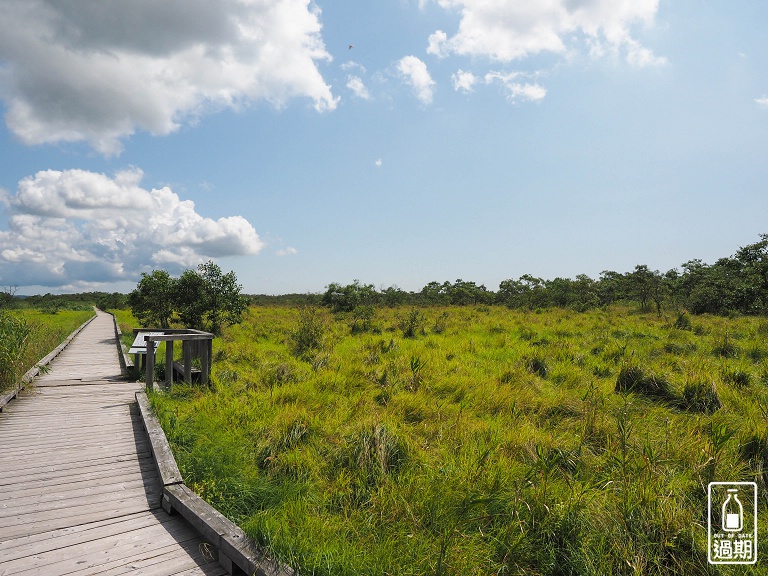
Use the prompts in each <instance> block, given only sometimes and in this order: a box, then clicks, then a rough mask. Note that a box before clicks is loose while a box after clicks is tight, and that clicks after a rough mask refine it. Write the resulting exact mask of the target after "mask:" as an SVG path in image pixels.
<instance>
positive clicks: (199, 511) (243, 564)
mask: <svg viewBox="0 0 768 576" xmlns="http://www.w3.org/2000/svg"><path fill="white" fill-rule="evenodd" d="M136 402H137V403H138V405H139V412H140V414H141V419H142V422H143V423H144V429H145V430H146V432H147V436H148V437H149V441H150V445H151V451H152V456H153V458H154V460H155V463H156V465H157V469H158V471H159V473H160V477H161V481H162V483H163V502H162V505H163V509H164V510H165V511H166V512H168V513H169V514H170V513H172V512H174V511H176V512H178V513H179V514H181V516H182V517H183V518H184V519H185V520H186V521H187V522H189V523H190V524H191V525H192V526H193V527H194V528H195V529H196V530H197V531H198V532H200V534H202V535H203V537H205V538H206V539H207V540H208V541H209V542H210V543H211V544H212V545H213V546H215V547H216V548H217V550H218V551H219V563H220V564H221V565H222V566H223V567H224V568H225V569H226V570H227V572H229V573H230V574H236V573H239V571H238V569H239V570H241V571H242V572H243V573H245V574H252V575H254V576H298V572H296V571H294V570H293V569H292V568H290V567H289V566H286V565H284V564H281V563H279V562H276V561H275V560H273V559H271V558H270V557H269V556H268V555H267V553H266V551H265V550H264V549H263V548H262V547H261V546H259V545H258V544H256V543H255V542H254V541H253V540H252V539H251V538H249V537H248V535H247V534H246V533H245V532H243V530H242V529H241V528H240V527H239V526H237V525H236V524H235V523H233V522H232V521H230V520H229V519H228V518H226V517H225V516H224V515H223V514H221V512H219V511H218V510H216V509H215V508H214V507H213V506H211V505H210V504H208V503H207V502H206V501H205V500H203V499H202V498H200V496H198V495H197V494H195V493H194V492H193V491H192V490H190V489H189V488H188V487H187V486H186V485H185V484H184V480H183V478H182V476H181V472H180V471H179V468H178V466H177V465H176V459H175V458H174V457H173V453H172V452H171V448H170V445H169V444H168V439H167V438H166V436H165V432H163V429H162V428H161V427H160V423H159V422H158V420H157V418H156V417H155V415H154V414H153V413H152V410H151V408H150V406H149V399H148V398H147V394H146V392H143V391H138V392H136Z"/></svg>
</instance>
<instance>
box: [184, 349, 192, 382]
mask: <svg viewBox="0 0 768 576" xmlns="http://www.w3.org/2000/svg"><path fill="white" fill-rule="evenodd" d="M182 350H184V382H186V383H188V384H191V383H192V342H191V341H190V340H182Z"/></svg>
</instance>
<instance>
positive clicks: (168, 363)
mask: <svg viewBox="0 0 768 576" xmlns="http://www.w3.org/2000/svg"><path fill="white" fill-rule="evenodd" d="M172 386H173V340H166V341H165V387H166V388H167V389H168V390H169V391H170V389H171V387H172Z"/></svg>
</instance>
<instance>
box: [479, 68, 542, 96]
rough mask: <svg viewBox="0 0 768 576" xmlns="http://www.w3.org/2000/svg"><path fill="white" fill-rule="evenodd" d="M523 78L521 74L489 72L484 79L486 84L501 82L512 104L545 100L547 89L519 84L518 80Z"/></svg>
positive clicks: (532, 84) (526, 83)
mask: <svg viewBox="0 0 768 576" xmlns="http://www.w3.org/2000/svg"><path fill="white" fill-rule="evenodd" d="M522 76H523V75H522V74H520V73H519V72H507V73H504V72H489V73H488V74H486V75H485V78H484V79H485V83H486V84H492V83H494V82H500V83H501V85H502V86H503V87H504V92H505V94H506V96H507V100H509V101H511V102H516V101H518V100H526V101H529V102H536V101H538V100H543V99H544V97H545V96H546V95H547V89H546V88H544V87H543V86H541V85H540V84H536V83H530V82H525V83H523V82H519V81H518V79H519V78H521V77H522Z"/></svg>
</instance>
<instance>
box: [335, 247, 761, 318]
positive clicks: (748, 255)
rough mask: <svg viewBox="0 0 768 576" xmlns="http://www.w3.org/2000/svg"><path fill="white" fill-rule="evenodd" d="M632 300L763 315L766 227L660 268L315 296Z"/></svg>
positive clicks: (351, 307)
mask: <svg viewBox="0 0 768 576" xmlns="http://www.w3.org/2000/svg"><path fill="white" fill-rule="evenodd" d="M621 302H625V303H629V302H636V303H638V304H639V305H640V307H641V308H643V309H654V310H656V311H657V312H659V313H661V311H662V309H664V308H676V309H679V310H687V311H689V312H691V313H693V314H704V313H711V314H730V313H734V312H735V313H740V314H752V315H761V314H768V234H762V235H761V236H760V241H759V242H756V243H755V244H750V245H749V246H745V247H744V248H741V249H740V250H739V251H738V252H737V253H736V254H735V255H733V256H731V257H729V258H721V259H719V260H717V262H715V263H714V264H711V265H709V264H705V263H704V262H702V261H701V260H691V261H689V262H686V263H685V264H683V265H682V270H677V269H672V270H669V271H667V272H665V273H662V272H659V271H658V270H651V269H650V268H649V267H648V266H647V265H644V264H641V265H637V266H635V268H634V270H632V271H631V272H626V273H619V272H614V271H611V270H606V271H603V272H601V273H600V277H599V278H597V279H593V278H590V277H589V276H587V275H585V274H580V275H579V276H576V278H575V279H571V278H555V279H554V280H544V279H542V278H537V277H535V276H531V275H529V274H525V275H523V276H521V277H520V278H518V279H509V280H504V281H502V282H501V283H500V284H499V289H498V290H497V291H496V292H493V291H491V290H488V289H487V288H486V287H485V286H484V285H482V284H480V285H478V284H476V283H475V282H469V281H465V280H461V279H459V280H456V281H455V282H443V283H440V282H430V283H429V284H427V285H426V286H424V287H423V288H422V289H421V290H420V291H419V292H406V291H404V290H401V289H400V288H398V287H397V286H391V287H389V288H385V289H380V290H377V289H376V287H375V286H374V285H373V284H362V283H360V282H359V281H358V280H355V281H354V282H353V283H352V284H347V285H342V284H339V283H331V284H329V285H328V286H327V288H326V291H325V293H324V294H322V296H321V297H320V303H321V304H322V305H324V306H326V307H328V308H330V309H331V310H332V311H333V312H355V313H357V314H360V313H363V314H366V313H369V312H366V309H369V308H370V307H373V306H398V305H402V304H407V305H413V306H421V305H459V306H467V305H470V306H475V305H491V304H497V305H504V306H508V307H510V308H529V309H536V308H548V307H561V308H572V309H574V310H579V311H584V310H589V309H591V308H596V307H600V306H607V305H610V304H614V303H621Z"/></svg>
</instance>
